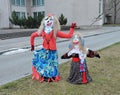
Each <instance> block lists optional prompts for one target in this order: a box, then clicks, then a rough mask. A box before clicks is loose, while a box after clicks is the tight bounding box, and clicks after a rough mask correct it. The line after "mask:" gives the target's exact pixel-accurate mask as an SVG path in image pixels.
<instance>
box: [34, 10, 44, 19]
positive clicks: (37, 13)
mask: <svg viewBox="0 0 120 95" xmlns="http://www.w3.org/2000/svg"><path fill="white" fill-rule="evenodd" d="M41 15H43V16H44V15H45V12H44V11H42V12H33V17H34V18H37V16H41Z"/></svg>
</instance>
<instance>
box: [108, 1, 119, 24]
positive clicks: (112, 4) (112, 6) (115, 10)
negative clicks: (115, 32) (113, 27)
mask: <svg viewBox="0 0 120 95" xmlns="http://www.w3.org/2000/svg"><path fill="white" fill-rule="evenodd" d="M111 10H113V14H114V17H113V23H114V24H115V23H116V18H117V16H118V15H117V14H118V12H119V11H120V0H111V1H110V8H109V11H111Z"/></svg>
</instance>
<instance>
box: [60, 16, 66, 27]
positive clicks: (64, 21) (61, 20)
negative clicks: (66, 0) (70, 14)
mask: <svg viewBox="0 0 120 95" xmlns="http://www.w3.org/2000/svg"><path fill="white" fill-rule="evenodd" d="M59 22H60V25H66V24H67V18H65V17H64V15H63V14H61V15H60V17H59Z"/></svg>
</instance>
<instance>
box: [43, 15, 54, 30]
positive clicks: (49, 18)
mask: <svg viewBox="0 0 120 95" xmlns="http://www.w3.org/2000/svg"><path fill="white" fill-rule="evenodd" d="M53 23H54V17H53V16H46V17H45V19H44V25H45V27H51V28H53Z"/></svg>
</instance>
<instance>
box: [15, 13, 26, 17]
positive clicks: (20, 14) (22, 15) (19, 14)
mask: <svg viewBox="0 0 120 95" xmlns="http://www.w3.org/2000/svg"><path fill="white" fill-rule="evenodd" d="M16 14H17V16H18V18H25V12H16Z"/></svg>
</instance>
